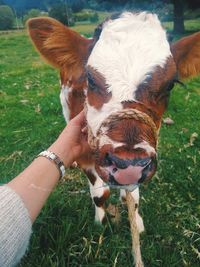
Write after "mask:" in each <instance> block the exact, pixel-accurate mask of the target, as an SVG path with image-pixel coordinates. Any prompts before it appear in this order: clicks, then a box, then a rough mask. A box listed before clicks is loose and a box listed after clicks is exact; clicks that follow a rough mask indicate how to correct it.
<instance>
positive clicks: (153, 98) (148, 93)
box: [136, 57, 177, 119]
mask: <svg viewBox="0 0 200 267" xmlns="http://www.w3.org/2000/svg"><path fill="white" fill-rule="evenodd" d="M176 74H177V73H176V65H175V62H174V60H173V58H172V57H170V58H169V59H168V60H167V63H166V65H165V67H164V68H161V67H157V68H156V70H155V71H154V73H152V74H151V77H150V78H148V79H147V80H146V81H145V82H143V83H142V84H140V85H139V87H138V89H137V91H136V100H137V101H139V102H142V103H143V104H144V106H147V107H148V109H151V110H153V112H154V113H155V114H157V115H158V117H160V119H161V116H162V114H163V112H164V111H165V110H166V108H167V104H168V99H169V95H170V90H171V89H172V88H171V87H172V85H173V80H174V79H175V77H176Z"/></svg>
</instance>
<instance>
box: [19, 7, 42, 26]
mask: <svg viewBox="0 0 200 267" xmlns="http://www.w3.org/2000/svg"><path fill="white" fill-rule="evenodd" d="M39 16H41V11H40V10H39V9H35V8H33V9H31V10H29V11H28V13H27V14H26V15H24V18H23V22H24V23H25V22H26V21H27V20H28V19H30V18H36V17H39Z"/></svg>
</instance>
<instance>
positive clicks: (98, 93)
mask: <svg viewBox="0 0 200 267" xmlns="http://www.w3.org/2000/svg"><path fill="white" fill-rule="evenodd" d="M87 76H88V93H87V99H88V103H89V105H90V106H93V107H94V108H96V109H100V108H101V107H102V106H103V104H104V103H107V102H108V101H109V100H110V98H111V93H108V92H107V86H106V81H105V78H104V77H103V76H102V75H101V74H100V73H99V72H98V71H96V70H94V69H93V68H92V67H90V66H88V68H87Z"/></svg>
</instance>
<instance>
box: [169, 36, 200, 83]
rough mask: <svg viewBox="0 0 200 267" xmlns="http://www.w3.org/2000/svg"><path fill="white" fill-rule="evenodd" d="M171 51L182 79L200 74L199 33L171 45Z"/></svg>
mask: <svg viewBox="0 0 200 267" xmlns="http://www.w3.org/2000/svg"><path fill="white" fill-rule="evenodd" d="M171 51H172V54H173V57H174V60H175V63H176V66H177V70H178V74H179V77H180V78H182V79H185V78H189V77H192V76H197V75H199V74H200V32H197V33H195V34H192V35H189V36H187V37H183V38H182V39H180V40H179V41H177V42H175V43H174V44H172V45H171Z"/></svg>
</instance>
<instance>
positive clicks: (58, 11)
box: [49, 3, 74, 26]
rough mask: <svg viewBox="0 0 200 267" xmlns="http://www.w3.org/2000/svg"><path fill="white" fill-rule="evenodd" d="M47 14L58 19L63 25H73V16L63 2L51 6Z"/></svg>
mask: <svg viewBox="0 0 200 267" xmlns="http://www.w3.org/2000/svg"><path fill="white" fill-rule="evenodd" d="M49 16H50V17H52V18H54V19H57V20H59V21H60V22H62V23H63V24H64V25H67V26H72V25H74V18H73V15H72V11H71V9H70V8H69V7H68V6H67V5H66V4H65V3H60V4H56V5H54V6H52V8H51V9H50V11H49Z"/></svg>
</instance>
